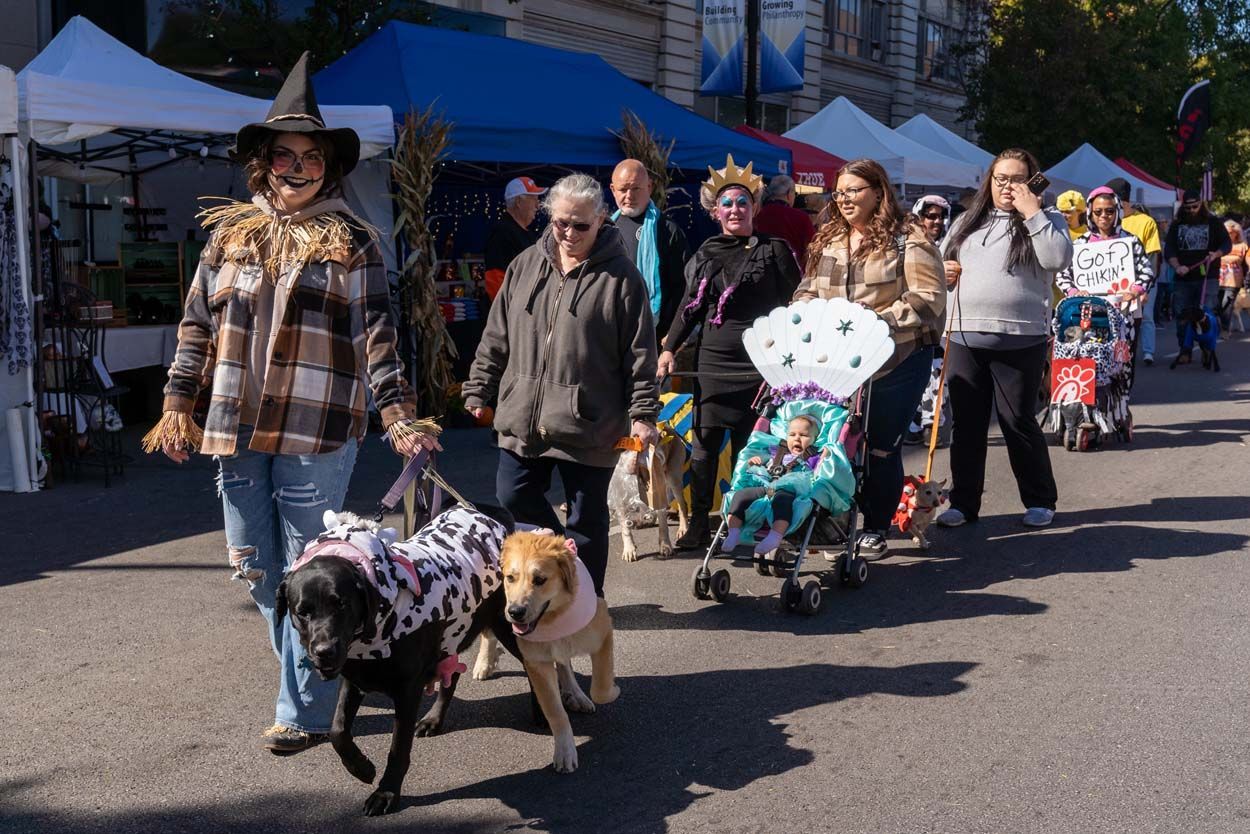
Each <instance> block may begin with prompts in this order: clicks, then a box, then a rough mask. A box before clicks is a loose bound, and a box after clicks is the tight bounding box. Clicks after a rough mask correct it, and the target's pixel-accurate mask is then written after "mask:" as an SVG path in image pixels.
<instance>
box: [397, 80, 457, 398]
mask: <svg viewBox="0 0 1250 834" xmlns="http://www.w3.org/2000/svg"><path fill="white" fill-rule="evenodd" d="M450 144H451V124H450V123H448V122H446V121H444V120H443V118H442V117H441V116H436V115H435V114H434V108H433V106H432V105H431V106H430V107H429V108H427V109H426V110H425V111H424V112H418V111H416V110H411V111H409V112H408V115H407V116H405V117H404V124H403V127H401V128H400V130H399V141H398V142H397V143H396V145H395V159H394V161H393V162H392V163H391V169H392V180H393V181H394V183H395V194H394V197H395V200H396V202H397V203H398V205H399V218H398V219H397V220H396V221H395V236H396V237H398V236H400V235H403V238H404V241H405V242H406V243H407V244H408V257H407V259H406V260H405V261H404V264H403V266H402V267H401V269H400V299H401V303H402V304H403V309H404V312H405V314H406V316H407V318H408V323H409V325H410V326H411V327H412V328H413V329H414V331H415V333H414V336H415V340H414V341H415V342H416V356H414V357H413V364H414V365H415V367H414V368H413V369H412V370H413V374H414V386H413V387H414V388H415V389H416V395H417V413H418V414H433V415H439V416H441V415H442V414H443V412H444V411H445V410H446V407H447V389H448V388H449V387H450V386H451V384H452V383H453V382H454V381H455V364H454V363H455V360H456V358H457V353H456V346H455V344H454V343H453V342H452V341H451V337H450V336H449V335H448V334H447V324H446V322H445V321H444V320H443V314H442V312H441V311H440V309H439V306H438V301H437V297H436V294H435V289H434V279H435V275H434V241H433V238H432V237H431V235H430V228H429V226H428V225H427V222H426V200H428V199H429V197H430V191H431V190H432V189H433V187H434V179H435V177H436V176H437V172H436V169H437V167H438V164H439V162H441V161H442V160H443V159H444V158H445V157H446V155H447V148H448V146H449V145H450Z"/></svg>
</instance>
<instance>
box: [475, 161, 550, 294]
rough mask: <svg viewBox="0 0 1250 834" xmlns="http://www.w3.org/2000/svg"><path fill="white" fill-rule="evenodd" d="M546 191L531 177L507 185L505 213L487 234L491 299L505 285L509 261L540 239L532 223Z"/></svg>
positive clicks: (504, 193)
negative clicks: (539, 201) (532, 227)
mask: <svg viewBox="0 0 1250 834" xmlns="http://www.w3.org/2000/svg"><path fill="white" fill-rule="evenodd" d="M546 193H547V189H545V188H539V187H538V184H537V183H535V182H534V180H532V179H530V178H529V177H517V178H516V179H514V180H511V181H509V183H508V184H507V185H506V186H505V187H504V190H503V202H504V209H505V211H506V213H505V214H504V216H503V217H501V218H499V219H498V220H496V221H495V224H494V225H493V226H491V227H490V231H489V232H487V234H486V294H487V295H489V296H490V297H491V299H492V300H494V298H495V296H496V295H497V294H498V293H499V288H500V287H501V286H503V278H504V275H505V274H506V273H507V271H508V264H510V263H512V259H513V258H515V257H516V256H517V255H519V254H521V253H522V252H524V251H525V250H526V249H528V248H530V247H531V246H533V245H534V244H535V243H537V242H538V232H536V231H534V230H532V229H530V225H531V224H532V223H533V222H534V218H535V217H537V216H538V198H539V197H541V196H542V195H544V194H546Z"/></svg>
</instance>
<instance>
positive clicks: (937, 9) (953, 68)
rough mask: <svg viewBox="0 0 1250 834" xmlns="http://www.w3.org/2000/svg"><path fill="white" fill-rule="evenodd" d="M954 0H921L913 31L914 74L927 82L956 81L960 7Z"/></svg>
mask: <svg viewBox="0 0 1250 834" xmlns="http://www.w3.org/2000/svg"><path fill="white" fill-rule="evenodd" d="M962 5H963V4H962V3H959V2H957V0H922V2H921V4H920V17H919V19H918V20H917V33H916V74H917V75H919V76H920V77H921V78H923V79H925V80H927V81H942V82H946V83H949V84H958V83H959V82H960V79H961V75H962V72H961V69H962V68H961V67H960V62H959V60H958V59H957V58H956V57H955V54H954V52H955V47H956V46H957V45H958V44H959V43H960V41H961V32H962V23H963V11H964V10H963V8H962Z"/></svg>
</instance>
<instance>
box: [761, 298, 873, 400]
mask: <svg viewBox="0 0 1250 834" xmlns="http://www.w3.org/2000/svg"><path fill="white" fill-rule="evenodd" d="M742 344H743V345H744V346H745V347H746V350H747V355H748V356H750V357H751V363H752V364H754V365H755V367H756V369H757V370H758V371H759V372H760V374H761V375H762V376H763V377H764V380H765V381H766V382H767V383H768V384H769V385H770V386H772V387H773V388H784V387H786V386H794V385H804V384H810V383H814V384H815V385H816V386H819V387H820V388H822V389H824V390H825V391H827V392H828V393H830V394H832V395H833V396H835V397H849V396H851V395H852V394H854V393H855V391H856V390H857V389H858V388H859V387H860V386H861V385H863V384H864V383H865V382H867V381H868V379H869V378H870V377H871V376H872V375H873V374H875V373H876V372H877V371H878V370H880V368H881V366H882V365H884V364H885V363H886V362H887V361H888V360H889V358H890V357H891V356H892V355H893V354H894V340H893V339H891V338H890V326H889V325H888V324H886V323H885V321H884V320H883V319H882V318H881V317H880V316H878V315H877V314H876V313H874V312H873V311H872V310H869V309H868V308H867V307H864V306H861V305H859V304H854V303H852V302H850V301H847V300H846V299H845V298H829V299H826V298H815V299H811V300H808V301H797V302H795V303H793V304H791V305H790V306H788V307H777V308H776V309H774V310H772V312H770V313H769V314H768V315H767V316H761V317H759V318H757V319H756V320H755V323H754V324H752V325H751V327H749V328H747V330H746V332H745V333H743V334H742Z"/></svg>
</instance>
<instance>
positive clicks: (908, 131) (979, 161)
mask: <svg viewBox="0 0 1250 834" xmlns="http://www.w3.org/2000/svg"><path fill="white" fill-rule="evenodd" d="M894 132H895V133H901V134H903V135H904V136H906V137H907V138H908V139H911V140H912V141H913V142H918V143H920V144H921V145H924V146H925V147H926V148H929V149H930V150H934V151H937V152H938V153H940V154H943V155H945V156H949V157H951V158H952V159H960V160H963V161H964V162H967V163H969V164H971V165H975V166H977V167H978V168H980V169H981V170H982V171H984V170H986V169H987V168H989V167H990V163H991V162H993V161H994V154H992V153H990V152H989V151H986V150H982V149H981V148H979V147H977V146H976V145H974V144H973V143H971V142H969V141H968V140H967V139H965V138H964V137H962V136H960V135H959V134H958V133H955V132H954V131H953V130H951V129H949V128H947V127H946V126H944V125H941V124H938V123H937V122H936V121H934V120H933V119H931V118H929V117H928V116H926V115H925V114H924V113H917V114H916V115H914V116H912V117H911V118H910V119H908V120H907V121H905V122H903V123H902V124H901V125H899V126H898V127H896V128H894Z"/></svg>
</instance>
